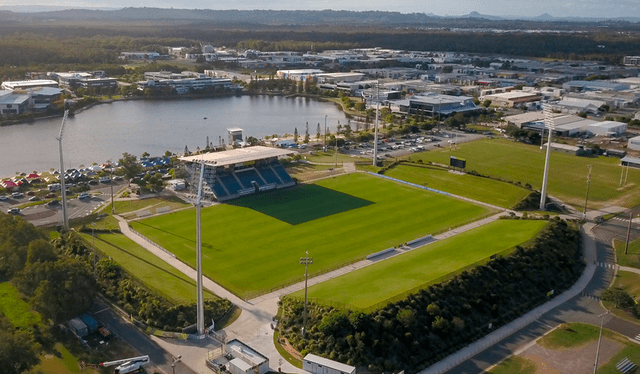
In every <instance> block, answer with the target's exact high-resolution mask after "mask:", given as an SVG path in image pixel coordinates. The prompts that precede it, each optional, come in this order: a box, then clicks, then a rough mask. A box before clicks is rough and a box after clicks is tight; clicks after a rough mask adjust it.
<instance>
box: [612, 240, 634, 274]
mask: <svg viewBox="0 0 640 374" xmlns="http://www.w3.org/2000/svg"><path fill="white" fill-rule="evenodd" d="M613 246H614V248H615V249H616V261H617V262H618V265H620V266H629V267H632V268H637V269H640V239H637V240H635V241H632V242H631V243H629V248H627V254H624V247H625V242H624V241H622V240H618V239H615V240H614V241H613Z"/></svg>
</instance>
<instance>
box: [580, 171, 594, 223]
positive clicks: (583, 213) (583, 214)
mask: <svg viewBox="0 0 640 374" xmlns="http://www.w3.org/2000/svg"><path fill="white" fill-rule="evenodd" d="M591 169H593V165H589V174H587V193H586V195H585V196H584V211H583V212H582V219H583V220H585V219H587V200H588V199H589V185H591Z"/></svg>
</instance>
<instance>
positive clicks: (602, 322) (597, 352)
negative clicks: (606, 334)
mask: <svg viewBox="0 0 640 374" xmlns="http://www.w3.org/2000/svg"><path fill="white" fill-rule="evenodd" d="M609 312H610V311H609V310H607V311H606V312H605V313H602V314H600V315H599V316H598V317H599V318H602V319H601V320H600V335H599V336H598V348H597V349H596V363H595V364H593V374H596V371H597V370H598V354H600V341H601V340H602V326H603V325H604V316H606V315H607V314H609Z"/></svg>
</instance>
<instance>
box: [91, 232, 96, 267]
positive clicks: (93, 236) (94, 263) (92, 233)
mask: <svg viewBox="0 0 640 374" xmlns="http://www.w3.org/2000/svg"><path fill="white" fill-rule="evenodd" d="M91 241H92V245H93V276H94V277H95V276H96V274H97V272H96V223H95V222H91Z"/></svg>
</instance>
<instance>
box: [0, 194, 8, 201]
mask: <svg viewBox="0 0 640 374" xmlns="http://www.w3.org/2000/svg"><path fill="white" fill-rule="evenodd" d="M5 200H9V197H8V196H5V195H0V201H5Z"/></svg>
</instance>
